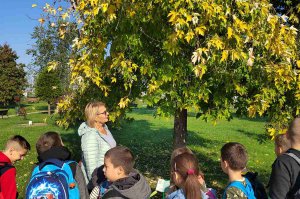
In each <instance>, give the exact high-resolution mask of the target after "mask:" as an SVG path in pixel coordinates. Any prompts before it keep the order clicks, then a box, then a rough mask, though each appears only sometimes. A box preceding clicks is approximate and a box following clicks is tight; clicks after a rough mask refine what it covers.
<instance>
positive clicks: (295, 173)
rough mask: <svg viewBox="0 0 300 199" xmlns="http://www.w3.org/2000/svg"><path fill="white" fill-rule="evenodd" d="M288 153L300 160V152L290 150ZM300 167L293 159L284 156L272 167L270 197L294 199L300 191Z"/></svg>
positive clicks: (279, 157)
mask: <svg viewBox="0 0 300 199" xmlns="http://www.w3.org/2000/svg"><path fill="white" fill-rule="evenodd" d="M286 153H293V154H295V155H296V156H297V157H298V158H300V151H298V150H296V149H289V150H288V151H287V152H286ZM299 173H300V166H299V164H298V163H297V161H296V160H294V159H293V158H292V157H290V156H288V155H285V154H282V155H280V156H278V157H277V159H276V160H275V162H274V163H273V165H272V173H271V177H270V181H269V185H270V188H269V191H270V193H269V194H270V197H271V198H272V199H285V198H289V199H293V198H294V194H295V193H296V192H297V191H298V190H300V176H299Z"/></svg>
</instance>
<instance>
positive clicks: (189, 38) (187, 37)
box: [185, 31, 195, 43]
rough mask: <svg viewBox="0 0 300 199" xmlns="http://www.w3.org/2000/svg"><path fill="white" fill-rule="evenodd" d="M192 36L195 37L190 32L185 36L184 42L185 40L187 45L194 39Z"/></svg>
mask: <svg viewBox="0 0 300 199" xmlns="http://www.w3.org/2000/svg"><path fill="white" fill-rule="evenodd" d="M194 35H195V34H194V33H193V32H192V31H190V32H188V33H187V34H186V36H185V40H186V41H187V42H188V43H190V41H191V39H193V38H194Z"/></svg>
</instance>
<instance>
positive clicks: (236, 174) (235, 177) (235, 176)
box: [228, 170, 244, 182]
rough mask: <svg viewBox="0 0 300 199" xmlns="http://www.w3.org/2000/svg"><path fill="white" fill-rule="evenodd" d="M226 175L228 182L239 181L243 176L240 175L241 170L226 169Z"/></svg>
mask: <svg viewBox="0 0 300 199" xmlns="http://www.w3.org/2000/svg"><path fill="white" fill-rule="evenodd" d="M228 176H229V181H230V182H233V181H241V180H243V179H244V177H243V176H242V171H233V170H230V171H228Z"/></svg>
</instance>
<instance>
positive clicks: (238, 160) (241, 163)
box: [221, 142, 255, 199]
mask: <svg viewBox="0 0 300 199" xmlns="http://www.w3.org/2000/svg"><path fill="white" fill-rule="evenodd" d="M247 161H248V157H247V152H246V149H245V147H244V146H243V145H242V144H240V143H237V142H229V143H227V144H225V145H224V146H223V147H222V149H221V167H222V170H223V172H224V173H226V174H227V175H228V177H229V182H230V183H229V185H228V186H227V187H226V188H225V191H224V194H223V198H224V199H226V198H227V199H231V198H242V199H247V198H248V199H251V198H255V196H254V191H253V189H252V186H251V183H250V182H249V180H248V179H247V178H245V177H243V176H242V172H243V170H244V169H245V168H246V165H247Z"/></svg>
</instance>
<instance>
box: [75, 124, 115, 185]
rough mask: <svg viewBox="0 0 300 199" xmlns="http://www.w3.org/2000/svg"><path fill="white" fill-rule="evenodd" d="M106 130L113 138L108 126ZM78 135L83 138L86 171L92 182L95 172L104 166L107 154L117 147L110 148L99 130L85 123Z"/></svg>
mask: <svg viewBox="0 0 300 199" xmlns="http://www.w3.org/2000/svg"><path fill="white" fill-rule="evenodd" d="M104 129H105V131H106V132H107V134H108V135H111V136H112V134H111V132H110V131H109V130H108V128H107V126H106V125H105V126H104ZM78 135H79V136H80V137H81V150H82V162H83V165H84V170H85V172H86V174H87V178H88V181H90V180H91V177H92V173H93V171H94V170H95V169H96V168H98V167H100V166H101V165H103V164H104V155H105V153H106V152H107V151H108V150H109V149H111V148H112V147H115V146H110V145H109V142H108V141H107V140H106V138H105V137H104V136H102V135H101V133H99V132H98V130H97V129H95V128H91V127H89V126H88V125H87V124H86V123H85V122H83V123H82V124H81V125H80V127H79V129H78Z"/></svg>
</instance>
